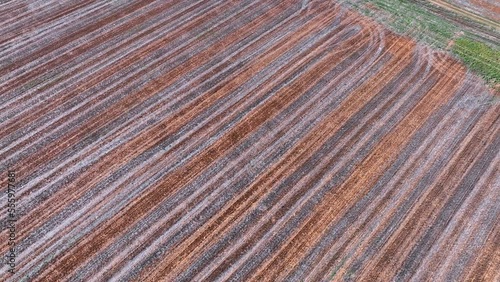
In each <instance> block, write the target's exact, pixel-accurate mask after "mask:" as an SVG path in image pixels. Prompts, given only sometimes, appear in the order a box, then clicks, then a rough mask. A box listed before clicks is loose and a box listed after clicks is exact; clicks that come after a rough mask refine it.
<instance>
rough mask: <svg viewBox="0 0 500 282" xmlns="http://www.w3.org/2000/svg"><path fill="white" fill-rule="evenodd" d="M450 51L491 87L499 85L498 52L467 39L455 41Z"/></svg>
mask: <svg viewBox="0 0 500 282" xmlns="http://www.w3.org/2000/svg"><path fill="white" fill-rule="evenodd" d="M452 50H453V53H455V54H456V55H457V56H458V57H459V58H460V59H461V60H462V61H463V62H464V64H465V65H467V66H468V67H469V68H470V69H472V70H473V71H475V72H477V73H478V74H479V75H481V76H482V77H483V78H484V79H485V80H486V81H487V82H489V83H492V84H493V85H495V84H497V83H500V50H498V49H493V48H492V47H490V46H488V45H486V44H485V43H483V42H479V41H476V40H472V39H470V38H467V37H460V38H458V39H456V40H455V44H454V45H453V49H452Z"/></svg>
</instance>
